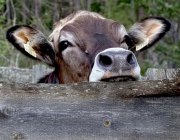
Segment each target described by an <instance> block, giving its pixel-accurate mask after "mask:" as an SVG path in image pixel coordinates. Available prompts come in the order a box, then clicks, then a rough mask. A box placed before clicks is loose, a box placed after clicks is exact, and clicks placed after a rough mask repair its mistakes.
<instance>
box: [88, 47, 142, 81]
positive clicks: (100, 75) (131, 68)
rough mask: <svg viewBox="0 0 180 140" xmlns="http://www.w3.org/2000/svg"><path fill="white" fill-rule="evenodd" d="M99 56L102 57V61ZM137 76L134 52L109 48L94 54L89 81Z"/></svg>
mask: <svg viewBox="0 0 180 140" xmlns="http://www.w3.org/2000/svg"><path fill="white" fill-rule="evenodd" d="M106 55H107V56H106ZM104 56H105V57H104ZM100 57H104V58H103V59H104V60H103V63H102V62H101V59H102V58H100ZM128 57H131V58H128ZM139 78H140V67H139V64H138V62H137V60H136V57H135V56H134V54H133V53H132V52H131V51H129V50H125V49H123V48H109V49H106V50H104V51H102V52H100V53H98V54H97V55H96V57H95V61H94V66H93V68H92V70H91V73H90V76H89V81H90V82H97V81H127V80H138V79H139Z"/></svg>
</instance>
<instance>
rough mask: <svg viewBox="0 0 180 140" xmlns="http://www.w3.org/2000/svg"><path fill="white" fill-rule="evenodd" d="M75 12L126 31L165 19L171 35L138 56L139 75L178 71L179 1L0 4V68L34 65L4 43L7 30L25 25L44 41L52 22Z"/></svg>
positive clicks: (20, 0)
mask: <svg viewBox="0 0 180 140" xmlns="http://www.w3.org/2000/svg"><path fill="white" fill-rule="evenodd" d="M79 9H81V10H89V11H95V12H98V13H100V14H102V15H103V16H105V17H107V18H111V19H114V20H116V21H118V22H120V23H122V24H124V26H125V27H126V28H127V29H129V28H130V27H131V26H132V24H133V23H134V22H136V21H137V20H139V19H141V18H143V17H146V16H150V15H156V16H163V17H166V18H167V19H168V20H169V21H170V22H171V23H172V28H171V31H170V32H169V33H168V35H166V37H165V38H164V39H163V40H162V41H160V42H159V43H157V44H156V45H155V47H152V48H151V49H148V50H146V51H144V52H140V53H138V54H137V57H138V60H139V63H140V65H141V68H142V73H144V72H145V70H146V69H147V68H148V67H158V68H177V67H180V41H179V23H180V0H169V2H165V1H164V0H0V66H9V67H32V65H33V64H35V63H37V61H34V60H31V59H28V58H26V57H25V56H23V55H21V54H20V53H19V52H18V51H17V50H16V49H14V48H13V47H12V45H11V44H9V43H8V42H7V41H6V39H5V35H6V31H7V29H8V28H10V27H11V26H13V25H16V24H27V25H30V26H33V27H35V28H37V29H39V30H41V31H42V32H43V33H44V34H45V35H46V36H47V37H48V35H49V34H50V32H51V31H52V29H53V26H52V25H53V23H54V22H56V21H58V20H59V19H61V18H63V17H65V16H67V15H69V14H70V13H72V12H73V11H76V10H79ZM38 63H39V62H38Z"/></svg>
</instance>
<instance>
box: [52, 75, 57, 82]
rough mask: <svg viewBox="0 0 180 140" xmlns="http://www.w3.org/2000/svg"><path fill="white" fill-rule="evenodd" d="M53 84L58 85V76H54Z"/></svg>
mask: <svg viewBox="0 0 180 140" xmlns="http://www.w3.org/2000/svg"><path fill="white" fill-rule="evenodd" d="M52 83H53V84H57V81H56V76H55V75H54V77H53V80H52Z"/></svg>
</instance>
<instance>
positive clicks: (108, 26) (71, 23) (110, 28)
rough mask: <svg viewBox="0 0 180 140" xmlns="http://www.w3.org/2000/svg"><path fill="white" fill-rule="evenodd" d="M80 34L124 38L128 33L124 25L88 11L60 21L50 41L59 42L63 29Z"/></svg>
mask: <svg viewBox="0 0 180 140" xmlns="http://www.w3.org/2000/svg"><path fill="white" fill-rule="evenodd" d="M70 28H71V30H73V31H75V30H78V32H79V33H82V34H84V33H86V34H90V33H102V34H112V35H113V36H115V37H118V38H122V37H121V36H124V35H125V34H127V33H126V30H125V28H124V26H123V25H121V24H119V23H117V22H115V21H113V20H110V19H106V18H104V17H102V16H101V15H99V14H97V13H93V12H88V11H78V12H76V13H73V14H71V15H69V16H68V17H66V18H64V19H62V20H60V21H59V22H57V23H56V24H55V29H54V31H53V32H52V34H51V35H50V39H51V40H54V42H58V39H59V34H60V31H61V30H62V29H66V30H67V29H70Z"/></svg>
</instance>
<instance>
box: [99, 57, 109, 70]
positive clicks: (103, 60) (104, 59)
mask: <svg viewBox="0 0 180 140" xmlns="http://www.w3.org/2000/svg"><path fill="white" fill-rule="evenodd" d="M99 63H100V64H101V65H102V66H106V67H107V66H110V65H111V64H112V59H111V58H110V57H109V56H107V55H102V54H101V55H100V56H99Z"/></svg>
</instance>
